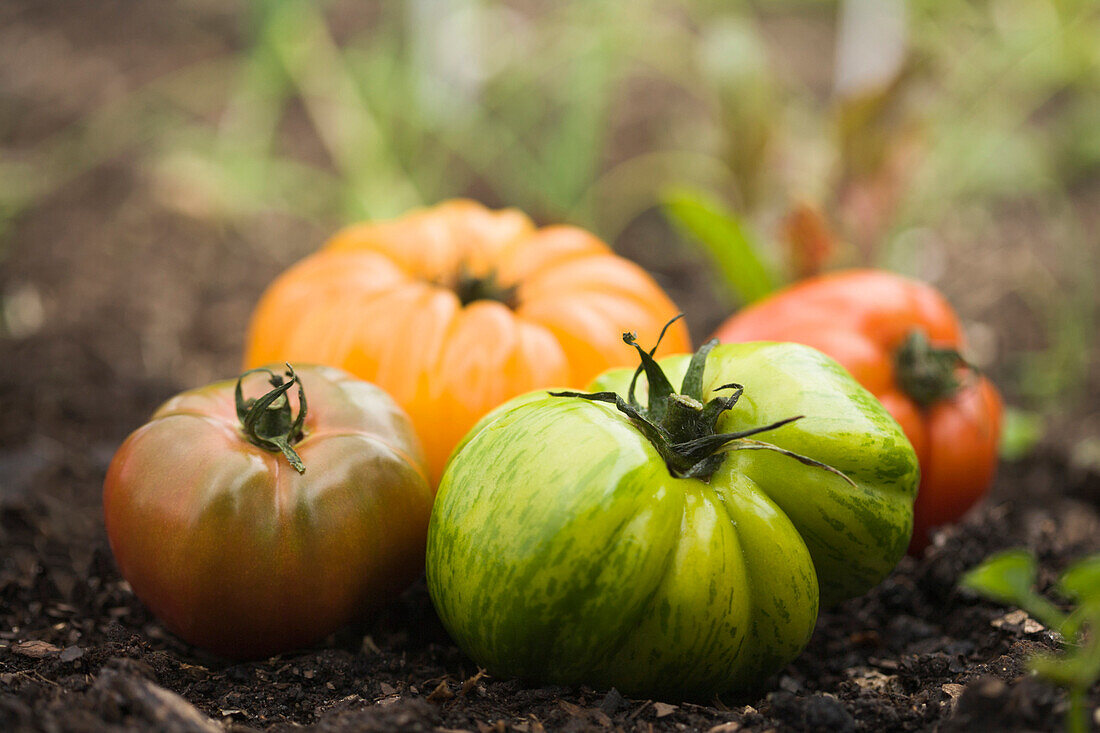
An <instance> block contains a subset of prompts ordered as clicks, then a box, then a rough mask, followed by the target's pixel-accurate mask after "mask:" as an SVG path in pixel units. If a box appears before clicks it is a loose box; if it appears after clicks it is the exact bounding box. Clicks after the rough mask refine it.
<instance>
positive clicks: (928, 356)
mask: <svg viewBox="0 0 1100 733" xmlns="http://www.w3.org/2000/svg"><path fill="white" fill-rule="evenodd" d="M960 368H965V369H969V370H970V371H972V372H973V371H975V368H974V367H973V366H972V365H971V364H970V363H968V362H967V361H966V359H964V358H963V357H962V355H961V354H959V352H958V351H957V350H955V349H951V348H938V347H935V346H933V345H932V343H931V342H930V341H929V340H928V336H927V334H925V333H924V331H921V330H919V329H914V330H913V331H910V332H909V335H908V336H906V337H905V340H904V341H903V342H902V343H901V346H899V347H898V349H897V351H895V352H894V369H895V372H896V374H897V377H896V378H897V383H898V386H899V387H901V390H902V392H904V393H905V394H906V395H908V396H909V397H910V399H912V400H913V401H914V402H916V403H917V404H918V405H920V406H921V407H922V408H924V407H929V406H931V405H933V404H935V403H936V402H939V401H940V400H944V399H947V398H949V397H951V396H952V395H954V394H955V393H956V392H958V391H959V388H960V387H962V382H961V381H960V380H959V378H958V371H959V369H960Z"/></svg>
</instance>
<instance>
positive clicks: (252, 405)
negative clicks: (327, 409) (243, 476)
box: [235, 364, 307, 473]
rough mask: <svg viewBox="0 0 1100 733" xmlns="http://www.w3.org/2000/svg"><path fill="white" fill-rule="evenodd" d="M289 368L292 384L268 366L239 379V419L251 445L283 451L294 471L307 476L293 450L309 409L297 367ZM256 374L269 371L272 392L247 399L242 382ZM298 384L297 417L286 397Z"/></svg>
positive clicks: (250, 371) (237, 396)
mask: <svg viewBox="0 0 1100 733" xmlns="http://www.w3.org/2000/svg"><path fill="white" fill-rule="evenodd" d="M286 368H287V372H286V376H287V377H289V378H290V379H289V381H284V380H283V377H282V375H279V374H276V373H275V372H273V371H271V370H270V369H268V368H267V367H258V368H256V369H249V370H248V371H246V372H244V373H243V374H241V375H240V376H239V377H237V389H236V393H235V399H236V403H237V418H238V419H239V420H240V421H241V429H242V430H243V432H244V435H245V437H246V438H247V439H248V441H249V442H250V443H252V444H253V445H256V446H259V447H260V448H263V449H264V450H269V451H272V452H275V451H278V452H281V453H282V454H283V455H284V456H286V459H287V461H289V462H290V465H291V466H293V467H294V470H296V471H297V472H298V473H305V472H306V467H305V464H304V463H302V459H301V457H300V456H299V455H298V453H297V451H295V450H294V447H293V444H294V443H296V442H298V441H299V440H301V438H302V426H303V425H304V424H305V419H306V410H307V406H306V393H305V390H304V389H303V388H302V380H301V379H300V378H299V377H298V375H297V374H296V373H295V372H294V367H292V366H290V364H287V365H286ZM254 372H266V373H267V374H268V375H269V377H270V379H269V381H270V382H271V386H272V389H271V391H269V392H267V393H266V394H264V395H263V396H261V397H258V398H251V397H250V398H249V399H247V400H246V399H245V398H244V394H243V392H242V389H241V382H242V381H244V378H245V377H247V376H248V375H249V374H252V373H254ZM295 384H297V385H298V415H297V416H294V415H293V411H292V409H291V406H290V400H289V399H287V396H286V393H287V392H288V391H289V390H290V388H291V387H293V386H294V385H295Z"/></svg>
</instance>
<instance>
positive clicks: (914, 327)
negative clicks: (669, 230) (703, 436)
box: [714, 270, 1004, 554]
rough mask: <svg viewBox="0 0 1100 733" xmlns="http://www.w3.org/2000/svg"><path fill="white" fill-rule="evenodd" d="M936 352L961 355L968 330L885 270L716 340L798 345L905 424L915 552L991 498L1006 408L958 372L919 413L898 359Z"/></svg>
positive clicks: (829, 282)
mask: <svg viewBox="0 0 1100 733" xmlns="http://www.w3.org/2000/svg"><path fill="white" fill-rule="evenodd" d="M915 331H916V332H921V333H923V334H924V335H926V336H927V338H928V340H929V341H930V342H931V344H932V346H934V347H939V348H948V349H955V350H962V349H964V348H965V345H966V344H965V337H964V334H963V329H962V325H961V324H960V323H959V320H958V317H957V316H956V314H955V312H954V310H953V309H952V308H951V305H950V304H949V303H948V302H947V300H946V299H945V298H944V297H943V295H941V294H940V293H939V292H938V291H936V290H935V288H933V287H932V286H930V285H928V284H927V283H922V282H919V281H917V280H912V279H909V278H906V277H903V276H901V275H896V274H894V273H890V272H885V271H881V270H850V271H843V272H835V273H829V274H826V275H821V276H818V277H814V278H810V279H807V280H804V281H802V282H800V283H797V284H795V285H793V286H791V287H789V288H787V289H785V290H782V291H779V292H778V293H776V294H774V295H772V296H770V297H768V298H765V299H763V300H761V301H758V302H757V303H754V304H753V305H751V306H749V307H747V308H745V309H743V310H741V311H739V312H737V313H735V314H734V315H733V316H731V317H730V318H729V319H728V320H726V322H725V323H723V324H722V325H721V326H719V328H718V330H717V331H715V333H714V337H715V338H717V339H719V340H720V341H722V342H723V343H736V342H741V341H756V340H761V339H767V340H773V341H793V342H797V343H802V344H806V345H808V346H813V347H814V348H817V349H819V350H821V351H823V352H825V353H826V354H828V355H829V356H831V357H833V358H834V359H836V360H837V361H838V362H840V363H841V364H842V365H843V366H844V367H845V368H847V369H848V370H849V371H850V372H851V373H852V376H854V377H855V378H856V379H857V380H858V381H859V382H860V383H861V384H862V385H863V386H864V387H866V388H867V389H869V390H870V391H871V392H872V393H873V394H874V395H875V396H876V397H878V398H879V399H880V400H881V401H882V403H883V405H884V406H885V407H886V409H887V410H889V411H890V413H891V414H892V415H893V416H894V418H895V419H896V420H897V421H898V422H899V423H900V424H901V426H902V428H903V429H904V430H905V434H906V435H907V436H908V438H909V440H910V441H911V442H912V444H913V447H914V449H915V450H916V451H917V455H918V457H919V459H920V465H921V471H922V474H923V478H922V479H921V485H920V492H919V493H918V495H917V501H916V505H915V507H914V530H913V539H912V542H911V545H910V548H909V551H910V553H912V554H918V553H919V552H921V551H922V550H923V549H924V548H925V547H926V546H927V545H928V542H929V532H930V531H931V530H932V529H933V528H935V527H937V526H940V525H943V524H948V523H951V522H954V521H956V520H958V519H959V518H960V517H961V516H962V515H963V514H964V513H965V512H966V511H967V510H968V509H969V508H970V507H972V506H973V505H974V504H976V503H977V502H978V501H979V500H980V499H981V498H982V497H983V496H984V495H985V494H986V492H988V490H989V487H990V486H991V485H992V483H993V478H994V474H995V472H996V467H997V457H998V454H997V447H998V444H999V441H1000V432H1001V421H1002V417H1003V411H1004V406H1003V403H1002V400H1001V396H1000V394H999V393H998V391H997V388H996V387H995V386H994V385H993V383H992V382H990V381H989V380H988V379H987V378H986V377H984V376H982V375H980V374H978V373H976V372H966V371H965V370H960V373H959V376H958V382H959V383H960V386H959V388H958V389H957V390H956V391H955V392H954V393H953V394H950V395H947V396H945V397H943V398H941V399H938V400H936V401H935V402H933V403H932V404H930V405H927V406H922V405H921V404H920V403H919V402H918V401H916V400H914V399H913V398H912V397H911V396H910V395H909V394H907V393H906V392H905V390H904V389H903V388H902V386H901V385H900V384H899V375H898V372H897V366H896V364H895V363H894V358H895V354H896V352H897V350H898V349H899V347H901V346H902V344H903V342H904V341H905V339H906V338H907V337H908V336H909V335H910V334H912V333H913V332H915Z"/></svg>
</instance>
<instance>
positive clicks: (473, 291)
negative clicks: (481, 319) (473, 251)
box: [451, 264, 519, 310]
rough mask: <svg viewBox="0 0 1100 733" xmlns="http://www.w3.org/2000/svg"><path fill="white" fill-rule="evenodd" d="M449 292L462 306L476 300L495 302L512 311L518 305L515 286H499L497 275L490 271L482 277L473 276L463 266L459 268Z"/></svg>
mask: <svg viewBox="0 0 1100 733" xmlns="http://www.w3.org/2000/svg"><path fill="white" fill-rule="evenodd" d="M451 290H453V291H454V292H455V295H457V296H458V300H459V302H460V303H461V304H462V305H464V306H466V305H469V304H470V303H473V302H475V301H478V300H495V301H496V302H498V303H503V304H504V305H506V306H508V308H510V309H512V310H515V309H516V307H517V306H518V305H519V300H518V298H517V296H516V292H517V287H516V286H515V285H502V284H500V282H498V281H497V273H496V272H495V271H492V270H490V271H489V272H488V273H486V274H484V275H474V274H473V273H472V272H470V270H469V268H468V267H467V266H466V265H465V264H462V265H460V266H459V268H458V276H457V277H456V278H455V280H454V283H453V284H452V285H451Z"/></svg>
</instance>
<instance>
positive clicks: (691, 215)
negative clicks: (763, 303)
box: [662, 189, 777, 303]
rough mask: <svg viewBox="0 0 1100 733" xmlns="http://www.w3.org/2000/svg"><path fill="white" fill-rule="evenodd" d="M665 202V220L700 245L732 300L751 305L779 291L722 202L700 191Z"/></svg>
mask: <svg viewBox="0 0 1100 733" xmlns="http://www.w3.org/2000/svg"><path fill="white" fill-rule="evenodd" d="M662 202H663V203H662V210H663V211H664V214H665V216H666V217H667V218H668V219H669V221H671V222H672V224H673V225H674V226H675V227H676V228H677V229H678V230H679V231H680V232H681V233H682V234H683V235H684V236H685V237H687V238H688V239H689V240H691V241H694V242H697V243H698V244H699V245H701V248H702V250H703V252H705V253H706V254H707V256H708V257H709V258H710V259H711V261H712V262H713V263H714V265H715V266H716V268H717V270H718V272H717V275H718V277H719V280H720V281H721V282H722V284H723V285H724V286H725V288H726V289H727V290H728V291H729V293H730V295H731V296H732V297H733V298H735V299H737V300H739V301H740V302H741V303H751V302H753V301H754V300H759V299H760V298H763V297H764V296H765V295H768V294H769V293H771V292H773V291H774V290H775V289H776V287H777V282H776V279H775V277H774V276H773V275H772V273H771V272H770V271H769V269H768V267H767V266H766V265H765V264H764V261H763V259H762V258H761V257H760V247H759V245H758V243H756V242H755V241H753V239H752V237H751V235H750V234H749V233H748V232H747V231H746V228H745V227H744V226H743V224H742V222H741V221H740V219H738V217H737V216H736V215H735V214H734V213H733V212H731V211H729V210H728V209H726V207H725V206H723V205H722V204H721V203H720V202H719V201H717V200H716V199H714V198H712V197H710V196H708V195H707V194H705V193H703V192H701V191H694V190H690V189H674V190H671V191H668V192H666V193H665V194H664V195H663V196H662Z"/></svg>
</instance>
